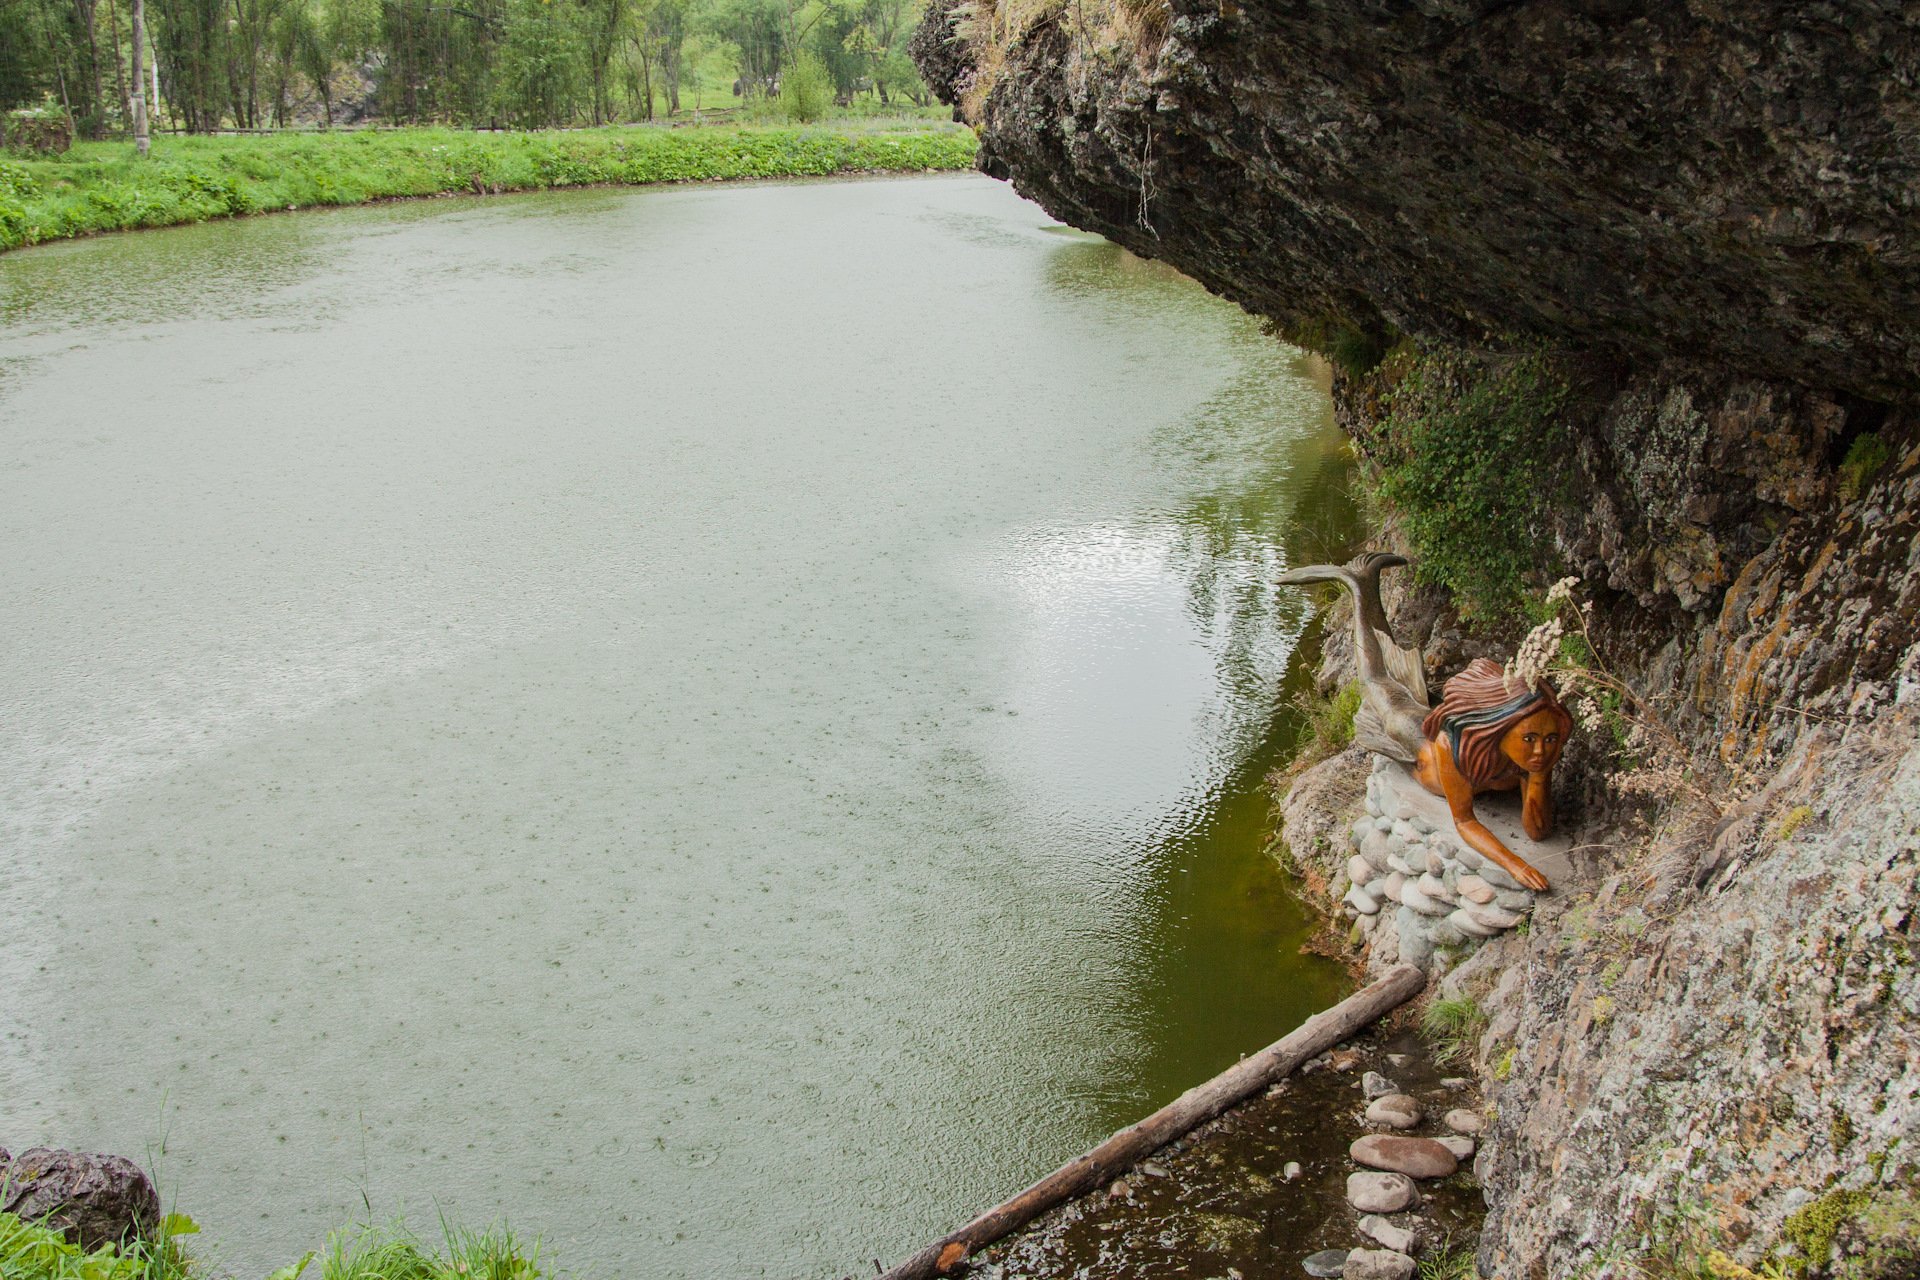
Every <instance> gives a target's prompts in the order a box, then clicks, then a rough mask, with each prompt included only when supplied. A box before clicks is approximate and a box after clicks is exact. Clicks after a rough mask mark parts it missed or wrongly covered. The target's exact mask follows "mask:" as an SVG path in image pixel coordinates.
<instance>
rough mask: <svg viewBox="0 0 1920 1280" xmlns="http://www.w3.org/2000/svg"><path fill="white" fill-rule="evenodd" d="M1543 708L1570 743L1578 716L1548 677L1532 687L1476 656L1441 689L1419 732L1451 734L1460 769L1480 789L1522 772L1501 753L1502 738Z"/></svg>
mask: <svg viewBox="0 0 1920 1280" xmlns="http://www.w3.org/2000/svg"><path fill="white" fill-rule="evenodd" d="M1541 710H1545V711H1551V712H1552V713H1553V718H1554V719H1555V720H1556V721H1557V722H1558V723H1559V726H1560V740H1561V741H1562V742H1564V741H1566V739H1567V737H1568V735H1570V734H1571V733H1572V732H1573V717H1572V716H1570V715H1568V714H1567V709H1566V708H1565V707H1563V706H1561V705H1560V699H1559V698H1557V697H1555V696H1554V693H1553V689H1552V687H1551V686H1550V685H1548V684H1547V682H1546V681H1544V680H1543V681H1541V682H1540V683H1539V684H1538V685H1535V686H1533V687H1531V688H1529V687H1528V686H1527V685H1526V684H1525V683H1524V682H1522V681H1520V680H1518V679H1514V678H1512V677H1509V676H1508V675H1507V673H1506V672H1505V671H1504V670H1503V669H1502V668H1501V666H1500V664H1499V663H1497V662H1494V661H1492V660H1491V659H1488V658H1475V659H1474V660H1473V661H1472V662H1469V663H1468V664H1467V669H1466V670H1465V671H1462V672H1461V673H1460V674H1459V675H1457V676H1455V677H1453V679H1451V680H1449V681H1447V683H1446V687H1445V688H1444V689H1442V690H1441V691H1440V705H1439V706H1437V707H1435V708H1434V709H1433V710H1432V711H1429V712H1428V713H1427V718H1426V720H1425V721H1423V722H1422V723H1421V725H1420V730H1421V732H1422V733H1425V734H1426V735H1427V738H1428V739H1429V740H1437V739H1438V738H1439V737H1440V736H1441V735H1442V734H1445V735H1446V739H1447V746H1448V748H1449V749H1451V750H1452V752H1453V762H1454V765H1455V767H1457V768H1458V769H1459V770H1460V774H1461V776H1462V777H1464V778H1465V779H1466V780H1467V781H1468V783H1470V784H1471V785H1472V787H1473V789H1474V790H1475V791H1479V790H1482V789H1484V788H1486V787H1490V786H1492V785H1493V784H1494V783H1497V782H1502V781H1505V780H1506V779H1507V778H1510V777H1512V776H1513V775H1514V774H1516V773H1518V772H1519V770H1518V769H1517V768H1516V767H1515V765H1514V763H1513V761H1511V760H1509V759H1507V757H1506V756H1505V755H1504V754H1502V753H1501V751H1500V739H1501V738H1503V737H1505V736H1506V732H1507V730H1508V729H1509V728H1510V727H1512V725H1513V724H1514V722H1515V721H1517V720H1522V719H1524V718H1526V717H1527V716H1530V715H1532V714H1533V713H1534V712H1536V711H1541Z"/></svg>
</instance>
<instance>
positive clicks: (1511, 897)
mask: <svg viewBox="0 0 1920 1280" xmlns="http://www.w3.org/2000/svg"><path fill="white" fill-rule="evenodd" d="M1493 902H1494V905H1495V906H1497V907H1500V908H1501V909H1502V910H1505V911H1531V910H1533V895H1532V894H1531V893H1528V892H1527V891H1526V890H1525V889H1502V890H1500V891H1499V892H1498V893H1496V894H1494V895H1493Z"/></svg>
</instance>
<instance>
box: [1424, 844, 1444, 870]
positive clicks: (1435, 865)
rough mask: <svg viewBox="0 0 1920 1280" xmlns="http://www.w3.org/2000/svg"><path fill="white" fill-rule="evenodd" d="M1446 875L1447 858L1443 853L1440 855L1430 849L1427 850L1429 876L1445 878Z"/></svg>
mask: <svg viewBox="0 0 1920 1280" xmlns="http://www.w3.org/2000/svg"><path fill="white" fill-rule="evenodd" d="M1446 873H1447V860H1446V857H1445V856H1444V855H1442V854H1441V853H1439V852H1438V851H1437V850H1434V849H1428V850H1427V874H1428V875H1432V876H1443V875H1445V874H1446Z"/></svg>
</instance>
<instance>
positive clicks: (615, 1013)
mask: <svg viewBox="0 0 1920 1280" xmlns="http://www.w3.org/2000/svg"><path fill="white" fill-rule="evenodd" d="M0 315H4V318H5V321H6V325H5V329H4V331H0V538H4V544H5V546H6V547H7V549H8V554H7V555H6V556H5V557H0V788H3V790H0V822H4V827H3V828H0V884H3V885H4V889H0V892H4V895H5V912H6V922H7V927H6V929H5V930H4V932H3V933H0V989H4V990H5V991H6V993H7V996H6V999H5V1001H4V1002H0V1142H5V1143H6V1144H7V1145H9V1146H11V1147H13V1148H14V1149H16V1150H17V1149H19V1148H20V1147H23V1146H26V1145H29V1144H32V1143H35V1142H42V1141H45V1142H52V1143H58V1144H62V1145H75V1146H81V1147H86V1148H93V1149H104V1150H112V1151H120V1152H125V1153H128V1154H132V1155H135V1156H140V1155H143V1154H146V1153H149V1152H150V1153H151V1154H152V1155H153V1157H154V1159H155V1162H156V1164H157V1166H158V1169H159V1172H160V1175H161V1178H162V1180H163V1186H164V1190H165V1192H166V1194H167V1195H168V1196H169V1197H170V1198H171V1199H173V1200H174V1201H175V1202H177V1203H178V1205H179V1206H181V1207H182V1208H185V1209H188V1210H190V1211H191V1212H192V1213H193V1214H194V1215H195V1216H196V1217H197V1218H199V1219H200V1221H201V1222H202V1224H203V1225H204V1226H205V1228H206V1232H205V1235H204V1236H202V1237H201V1240H202V1241H211V1242H216V1243H217V1247H218V1249H219V1257H220V1259H221V1260H222V1261H223V1262H224V1263H225V1264H226V1265H227V1266H229V1267H230V1268H231V1269H232V1270H233V1271H234V1272H236V1273H238V1274H241V1275H246V1274H260V1273H263V1272H264V1271H266V1270H267V1269H269V1268H271V1267H274V1266H278V1265H282V1264H284V1263H285V1262H287V1261H289V1260H290V1259H291V1258H293V1257H296V1256H298V1254H299V1253H301V1252H302V1251H304V1250H305V1249H307V1248H310V1247H313V1246H315V1245H317V1244H318V1243H319V1242H320V1240H321V1238H322V1237H323V1236H324V1234H325V1232H326V1231H327V1229H328V1228H329V1227H331V1226H333V1225H336V1224H338V1223H340V1222H342V1221H345V1220H346V1219H348V1218H349V1217H354V1216H360V1215H363V1214H365V1213H366V1212H367V1211H368V1209H369V1207H370V1208H371V1211H372V1213H373V1215H374V1216H375V1217H376V1218H385V1217H388V1216H390V1215H393V1214H397V1213H401V1212H405V1213H408V1214H410V1215H411V1216H412V1217H413V1219H414V1221H415V1222H416V1223H418V1224H421V1225H423V1226H431V1225H432V1223H433V1221H434V1218H435V1216H436V1214H437V1213H439V1212H445V1213H446V1214H447V1215H449V1216H450V1217H452V1218H454V1219H456V1220H460V1221H465V1222H470V1223H484V1222H486V1221H489V1220H492V1219H495V1218H498V1217H501V1216H507V1217H509V1218H511V1220H512V1221H513V1222H514V1223H515V1224H516V1225H517V1226H518V1227H519V1228H520V1229H521V1230H523V1231H525V1232H527V1233H528V1234H536V1233H537V1234H540V1235H542V1236H544V1238H545V1254H546V1256H547V1257H549V1258H551V1259H553V1260H554V1261H556V1262H557V1263H558V1264H559V1265H561V1266H563V1267H566V1268H568V1269H571V1270H574V1271H576V1272H600V1273H605V1272H608V1271H625V1272H628V1273H631V1274H645V1275H648V1276H653V1277H676V1276H686V1277H694V1276H699V1277H709V1276H716V1275H725V1276H742V1277H744V1276H754V1275H778V1276H790V1275H796V1274H800V1275H827V1274H837V1273H839V1272H841V1271H844V1270H845V1269H846V1268H847V1267H848V1266H850V1265H853V1264H854V1263H856V1262H861V1261H863V1260H864V1259H866V1258H868V1257H871V1256H875V1255H878V1256H883V1257H885V1256H891V1255H894V1254H897V1253H900V1252H903V1251H904V1250H906V1249H907V1248H909V1247H911V1246H913V1245H915V1244H917V1243H918V1242H919V1241H920V1240H922V1239H924V1238H926V1237H927V1236H928V1235H929V1234H930V1233H931V1234H938V1233H939V1232H940V1231H944V1230H945V1229H946V1228H947V1227H948V1226H949V1225H951V1224H952V1223H953V1222H955V1221H957V1220H960V1219H963V1218H964V1217H965V1216H967V1215H968V1214H969V1213H971V1212H972V1210H973V1209H974V1208H976V1207H978V1206H979V1205H981V1204H984V1203H990V1202H992V1201H993V1200H996V1199H998V1198H999V1197H1000V1196H1001V1195H1003V1194H1005V1193H1006V1192H1007V1191H1008V1190H1010V1189H1012V1188H1015V1187H1018V1186H1020V1185H1023V1184H1024V1183H1025V1182H1026V1181H1028V1180H1029V1179H1030V1178H1031V1177H1032V1176H1033V1175H1034V1174H1035V1173H1036V1172H1038V1171H1041V1170H1044V1169H1046V1168H1049V1167H1051V1166H1052V1165H1053V1164H1055V1163H1057V1162H1058V1161H1059V1160H1061V1159H1062V1158H1064V1157H1065V1156H1067V1155H1069V1154H1071V1153H1073V1152H1074V1151H1076V1150H1078V1149H1080V1148H1082V1147H1084V1146H1085V1145H1087V1144H1088V1143H1089V1142H1090V1141H1091V1140H1094V1139H1097V1138H1098V1137H1100V1136H1103V1135H1104V1134H1105V1133H1107V1132H1108V1131H1110V1130H1111V1129H1113V1128H1115V1127H1118V1126H1119V1125H1121V1124H1125V1123H1128V1122H1130V1121H1131V1120H1133V1119H1135V1118H1137V1117H1138V1116H1139V1115H1141V1114H1144V1113H1145V1112H1146V1111H1148V1110H1150V1109H1151V1108H1152V1107H1153V1106H1155V1105H1158V1104H1159V1103H1160V1102H1162V1101H1164V1100H1165V1099H1167V1098H1169V1097H1171V1096H1173V1095H1174V1094H1176V1093H1178V1092H1179V1091H1180V1090H1181V1089H1183V1088H1185V1087H1186V1086H1187V1085H1189V1084H1191V1083H1193V1082H1194V1081H1195V1080H1197V1079H1200V1078H1203V1077H1204V1076H1206V1075H1209V1074H1211V1073H1213V1072H1214V1071H1216V1070H1218V1069H1219V1068H1220V1067H1222V1066H1223V1065H1225V1064H1226V1063H1229V1062H1231V1061H1232V1060H1233V1059H1234V1057H1235V1056H1237V1055H1238V1054H1240V1053H1243V1052H1247V1051H1249V1050H1250V1049H1253V1048H1256V1047H1258V1046H1260V1045H1263V1044H1265V1043H1267V1042H1268V1041H1270V1040H1272V1039H1274V1038H1275V1037H1277V1036H1278V1035H1280V1034H1281V1033H1283V1032H1285V1031H1286V1030H1288V1029H1289V1028H1291V1027H1292V1026H1293V1025H1295V1024H1296V1023H1297V1022H1299V1021H1300V1020H1301V1019H1302V1018H1303V1017H1304V1016H1306V1015H1307V1014H1308V1013H1310V1012H1312V1011H1314V1010H1316V1009H1318V1008H1320V1007H1323V1006H1324V1005H1326V1004H1328V1003H1331V1002H1332V1000H1333V999H1335V998H1337V996H1338V995H1339V994H1340V993H1341V991H1342V990H1343V988H1344V979H1343V977H1342V975H1341V974H1340V973H1339V972H1338V970H1337V969H1336V968H1335V967H1334V966H1331V965H1329V964H1326V963H1325V962H1321V961H1316V960H1312V959H1309V958H1306V957H1303V956H1301V955H1299V954H1298V947H1299V944H1300V942H1301V940H1302V939H1303V938H1304V936H1305V934H1306V931H1307V928H1308V924H1307V921H1306V919H1305V917H1304V915H1303V913H1302V912H1301V910H1300V909H1299V907H1298V906H1297V905H1296V904H1295V903H1294V902H1293V901H1292V900H1291V899H1290V898H1289V897H1288V896H1287V893H1286V891H1285V887H1284V885H1283V884H1282V883H1281V880H1280V877H1279V875H1278V874H1277V873H1276V872H1275V871H1274V869H1273V868H1272V867H1271V866H1269V865H1268V864H1267V861H1266V860H1265V859H1264V858H1263V857H1262V856H1261V854H1260V852H1259V848H1260V843H1261V831H1262V826H1263V822H1264V817H1265V811H1266V798H1265V796H1264V794H1263V793H1262V791H1261V789H1260V786H1259V778H1260V775H1261V773H1262V772H1263V770H1264V769H1265V768H1266V767H1267V765H1268V763H1269V762H1270V761H1271V759H1272V758H1273V756H1274V754H1275V753H1276V751H1277V750H1278V749H1279V745H1280V740H1281V737H1282V736H1283V735H1282V733H1281V731H1280V730H1279V729H1277V728H1276V721H1275V708H1276V706H1277V705H1278V704H1279V703H1280V702H1281V701H1282V700H1283V699H1284V697H1285V687H1284V685H1285V680H1286V672H1287V667H1288V659H1289V656H1290V655H1291V654H1292V652H1293V649H1294V646H1295V644H1296V642H1297V640H1298V637H1299V634H1300V630H1301V627H1302V625H1303V623H1304V621H1305V619H1304V617H1303V616H1302V611H1301V608H1300V606H1299V605H1298V603H1297V602H1293V603H1289V602H1287V601H1284V600H1280V599H1278V598H1277V596H1276V593H1275V592H1274V591H1273V590H1272V588H1271V586H1270V584H1271V582H1272V579H1273V578H1274V577H1275V576H1276V575H1277V574H1278V573H1279V572H1281V571H1282V570H1283V569H1284V568H1285V567H1286V566H1287V565H1288V564H1290V563H1294V562H1297V561H1299V560H1303V559H1321V558H1325V556H1326V554H1328V551H1329V549H1330V548H1334V549H1338V548H1342V545H1343V543H1344V541H1345V539H1346V538H1347V537H1348V536H1349V534H1350V532H1351V529H1352V523H1353V516H1352V511H1351V508H1350V506H1349V504H1348V503H1347V501H1346V497H1345V494H1344V491H1343V488H1342V486H1343V482H1344V477H1345V474H1346V472H1345V462H1344V460H1343V459H1344V455H1343V453H1342V447H1341V442H1340V440H1339V437H1338V435H1337V433H1336V432H1335V431H1334V430H1333V428H1332V424H1331V421H1330V413H1329V408H1328V402H1327V397H1326V393H1325V389H1324V385H1323V383H1322V382H1321V381H1320V380H1319V379H1318V378H1317V377H1316V375H1315V371H1314V370H1313V369H1311V368H1310V367H1309V366H1308V365H1307V363H1306V362H1305V361H1304V359H1303V358H1302V357H1300V356H1299V355H1298V354H1297V353H1293V352H1290V351H1288V350H1287V349H1284V348H1282V347H1280V346H1278V345H1276V344H1275V343H1274V342H1272V341H1271V340H1270V339H1268V338H1265V337H1263V336H1262V335H1261V334H1260V333H1259V332H1258V330H1257V328H1256V326H1255V325H1254V324H1253V322H1252V321H1250V320H1249V319H1248V318H1246V317H1245V316H1243V315H1241V314H1240V313H1238V312H1237V311H1236V310H1235V309H1233V308H1232V307H1230V306H1227V305H1225V304H1224V303H1221V302H1220V301H1219V300H1217V299H1214V298H1212V297H1209V296H1208V295H1206V294H1205V293H1204V292H1202V291H1201V290H1200V289H1198V288H1197V287H1196V286H1194V285H1192V284H1191V283H1190V282H1188V281H1185V280H1183V279H1181V278H1179V277H1177V276H1175V275H1173V274H1171V273H1169V272H1167V271H1165V270H1163V269H1161V268H1158V267H1155V266H1153V265H1151V264H1146V263H1142V262H1139V261H1138V260H1135V259H1132V258H1129V257H1127V256H1125V255H1123V254H1122V253H1121V252H1120V251H1119V250H1117V249H1115V248H1113V247H1112V246H1109V245H1107V244H1105V243H1103V242H1099V241H1094V240H1089V239H1087V238H1085V237H1081V236H1077V235H1074V234H1071V233H1066V232H1064V231H1063V229H1061V228H1057V227H1054V226H1052V225H1051V224H1050V223H1049V222H1048V220H1047V219H1046V218H1045V217H1044V216H1043V215H1042V214H1040V213H1039V211H1038V210H1036V209H1035V208H1033V207H1032V206H1029V205H1027V204H1025V203H1023V202H1022V201H1020V200H1019V199H1017V198H1015V197H1014V196H1013V195H1012V194H1011V193H1010V192H1009V191H1008V190H1007V189H1006V188H1004V187H1002V186H1000V185H999V184H996V183H993V182H990V181H988V180H986V179H983V178H977V177H972V176H960V177H943V178H932V179H917V180H895V181H873V182H851V183H814V184H802V185H778V184H771V185H765V186H754V187H740V188H728V189H719V188H713V187H701V188H687V189H679V190H671V191H630V190H629V191H593V192H581V193H568V194H555V195H547V196H537V197H524V198H521V197H516V198H506V199H500V200H492V201H484V202H482V201H435V202H427V203H424V204H419V205H405V206H387V207H382V208H376V209H364V210H352V211H341V212H337V213H327V214H315V215H312V216H305V215H303V216H299V217H288V218H274V219H260V220H254V221H248V222H239V223H231V224H222V225H208V226H203V227H195V228H184V229H179V230H174V231H167V232H158V233H152V234H142V235H137V236H127V237H120V238H114V239H103V240H98V241H93V242H88V243H79V244H67V245H57V246H49V247H47V248H44V249H39V250H32V251H27V252H21V253H13V254H8V255H6V256H5V257H4V258H0Z"/></svg>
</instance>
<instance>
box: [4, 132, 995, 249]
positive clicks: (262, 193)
mask: <svg viewBox="0 0 1920 1280" xmlns="http://www.w3.org/2000/svg"><path fill="white" fill-rule="evenodd" d="M973 153H974V139H973V135H972V134H971V133H970V132H968V131H966V130H964V129H959V128H954V127H945V128H942V127H934V126H930V125H928V124H926V123H925V122H922V121H912V122H909V123H908V124H907V125H906V127H903V128H901V129H898V130H889V129H884V128H873V127H870V126H869V127H866V128H851V129H843V128H811V129H797V128H787V127H778V128H776V127H768V126H759V125H742V126H714V127H707V128H694V129H651V128H608V129H580V130H566V131H562V132H550V133H469V132H465V131H460V130H452V129H404V130H395V131H390V132H387V131H383V132H378V133H375V132H344V131H342V132H334V133H284V134H271V135H259V136H248V137H198V138H195V137H179V138H174V137H168V138H157V139H155V140H154V143H153V153H152V154H151V155H150V156H149V157H148V158H147V159H145V160H140V159H137V158H136V157H135V156H134V153H133V147H132V145H131V144H130V143H125V142H99V143H83V144H81V145H79V146H76V147H74V149H73V150H72V151H70V152H68V153H67V154H65V155H62V156H55V157H51V158H32V159H29V158H24V157H19V156H9V157H5V158H0V249H14V248H19V247H20V246H22V245H29V244H40V243H44V242H45V241H48V240H62V239H67V238H69V237H73V236H84V235H93V234H96V233H98V232H102V231H127V230H131V229H133V228H136V227H165V226H173V225H175V224H177V223H183V222H204V221H206V220H207V219H209V218H230V217H237V216H240V215H243V214H250V213H261V212H266V211H269V210H285V209H306V208H313V207H315V206H320V205H348V204H365V203H366V202H368V201H372V200H386V199H393V198H397V197H406V196H431V195H439V194H441V193H444V192H472V193H476V194H479V193H494V192H503V191H539V190H545V189H547V188H550V187H575V186H588V185H592V184H597V183H619V184H628V185H642V184H647V183H656V182H697V181H709V180H716V179H730V178H731V179H737V178H793V177H810V176H822V175H827V174H836V173H918V172H926V171H929V170H941V169H966V168H968V167H970V166H971V165H972V164H973Z"/></svg>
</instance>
